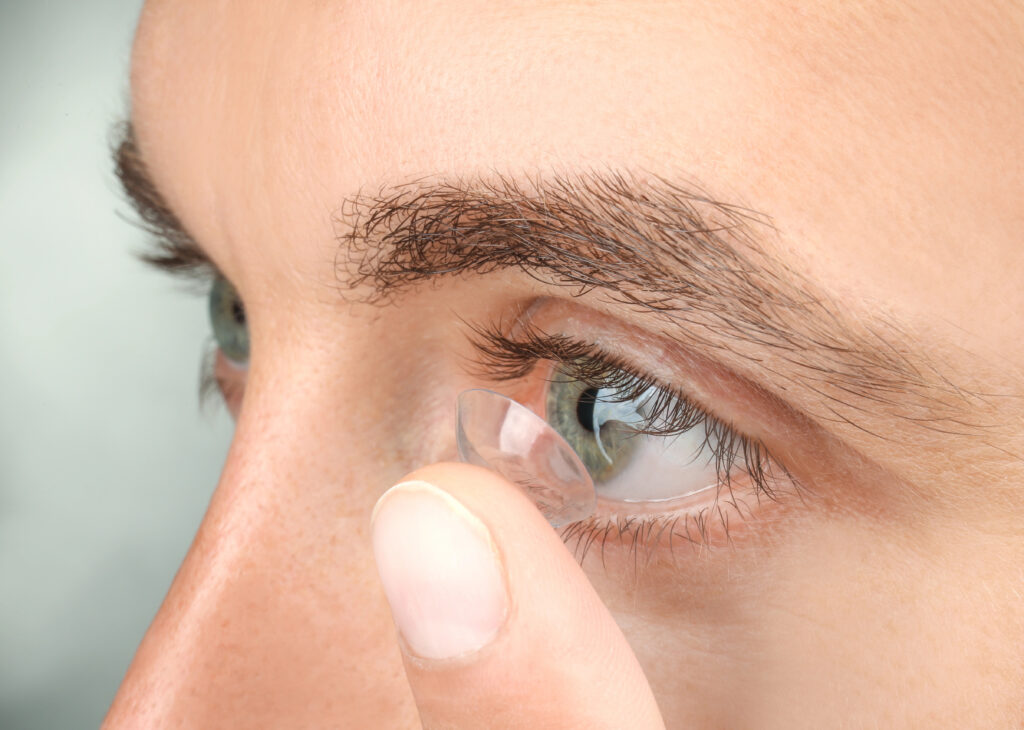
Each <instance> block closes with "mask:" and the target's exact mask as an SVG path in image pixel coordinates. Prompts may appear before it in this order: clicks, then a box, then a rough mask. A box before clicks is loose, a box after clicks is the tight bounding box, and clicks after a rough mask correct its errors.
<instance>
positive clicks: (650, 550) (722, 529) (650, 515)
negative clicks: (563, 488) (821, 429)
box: [559, 483, 785, 567]
mask: <svg viewBox="0 0 1024 730" xmlns="http://www.w3.org/2000/svg"><path fill="white" fill-rule="evenodd" d="M708 491H709V493H708V494H707V495H703V494H702V495H692V497H686V498H681V499H679V500H669V502H671V506H670V505H669V504H668V503H665V502H655V503H631V507H634V508H639V511H637V512H636V513H632V514H624V513H623V512H622V505H623V503H622V502H609V501H608V500H602V499H600V498H599V499H598V504H597V510H596V511H595V513H594V515H592V516H591V517H589V518H587V519H586V520H582V521H580V522H576V523H573V524H571V525H567V526H566V527H563V528H561V529H560V530H559V532H560V534H561V536H562V539H563V541H564V542H565V543H566V545H567V546H568V548H569V550H570V551H571V552H572V553H573V555H574V556H575V557H576V559H577V561H579V562H580V563H583V562H584V561H585V559H586V558H587V557H588V555H589V554H590V553H591V552H592V551H597V553H598V555H599V559H600V560H601V562H602V564H604V565H605V567H608V566H609V565H610V564H612V563H614V562H618V561H619V560H624V561H625V562H626V563H628V564H630V565H631V566H632V567H636V566H637V564H638V563H643V564H646V563H648V562H649V561H650V560H652V559H653V557H654V555H656V554H657V555H663V554H668V555H670V556H671V557H672V558H677V559H686V558H688V557H689V558H692V557H693V555H694V554H699V555H708V556H710V555H711V554H712V553H714V552H715V551H720V550H724V549H735V548H738V547H743V546H745V545H747V544H749V543H752V542H754V541H756V540H757V539H758V538H761V537H764V531H765V528H766V527H768V526H769V525H771V524H772V523H774V522H776V521H777V520H778V518H779V517H780V515H781V513H782V511H783V509H784V507H785V506H784V504H783V503H782V502H781V501H780V500H778V499H773V498H770V497H768V496H766V495H764V494H761V493H759V492H755V491H754V490H753V488H752V486H751V485H749V484H743V485H740V484H737V483H734V484H732V485H731V487H730V486H727V485H717V486H715V487H713V488H712V489H711V490H708Z"/></svg>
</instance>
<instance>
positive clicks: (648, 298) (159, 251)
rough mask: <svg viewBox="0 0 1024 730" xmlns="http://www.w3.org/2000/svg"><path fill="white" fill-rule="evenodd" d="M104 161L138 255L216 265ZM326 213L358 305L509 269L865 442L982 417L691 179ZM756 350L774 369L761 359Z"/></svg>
mask: <svg viewBox="0 0 1024 730" xmlns="http://www.w3.org/2000/svg"><path fill="white" fill-rule="evenodd" d="M114 158H115V165H116V173H117V176H118V178H119V180H120V181H121V183H122V186H123V187H124V189H125V191H126V193H127V194H128V196H129V198H130V200H131V201H132V203H133V205H134V207H135V209H136V210H137V212H138V214H139V216H140V218H141V226H142V227H143V229H145V230H146V231H147V232H148V233H150V234H151V235H152V236H153V238H154V247H153V249H152V250H150V251H149V252H148V253H146V254H145V255H143V257H142V258H143V259H144V260H145V261H147V262H148V263H151V264H153V265H154V266H156V267H158V268H160V269H163V270H166V271H169V272H171V273H174V274H185V275H188V274H193V273H196V272H203V271H205V272H209V271H213V272H216V271H217V268H216V266H215V264H214V263H213V262H212V260H211V259H210V257H209V256H208V255H207V254H206V253H205V252H204V251H203V249H202V247H201V246H200V245H199V244H198V243H197V242H196V240H195V239H193V238H192V236H190V235H189V233H188V232H187V230H186V229H185V227H184V226H183V225H182V222H181V220H180V219H179V218H178V217H177V215H176V214H175V213H174V212H173V211H172V210H171V208H170V206H169V205H168V204H167V202H166V201H165V199H164V198H163V196H162V195H161V193H160V191H159V189H158V188H157V186H156V184H155V183H154V181H153V179H152V177H151V176H150V174H149V172H148V170H147V169H146V165H145V162H144V160H143V159H142V157H141V156H140V154H139V150H138V146H137V144H136V140H135V136H134V133H133V130H132V127H131V124H130V123H126V124H124V125H123V127H122V130H121V138H120V143H119V144H118V145H117V146H116V148H115V151H114ZM334 223H335V226H336V230H337V231H338V233H337V239H338V243H339V246H338V255H337V258H336V260H335V266H336V269H337V273H338V280H339V282H340V283H341V284H342V287H343V288H344V289H346V290H348V291H349V292H350V293H351V294H352V296H353V297H354V298H356V299H357V300H360V301H363V302H364V303H367V304H387V303H390V302H392V301H394V300H395V299H396V298H397V297H399V296H400V295H401V294H403V293H404V292H406V291H408V290H409V289H411V288H414V287H416V286H417V285H421V284H424V283H428V282H435V281H437V280H438V279H439V278H442V277H453V276H460V275H461V276H464V275H467V274H475V275H484V274H488V273H493V272H496V271H499V270H503V269H515V270H518V271H520V272H522V273H524V274H526V275H528V276H530V277H532V278H534V279H536V280H538V281H540V282H542V283H544V284H547V285H555V286H562V287H569V288H570V289H571V293H572V295H573V296H579V295H582V294H585V293H588V292H591V291H599V292H604V293H605V294H607V295H608V296H609V298H610V299H612V300H613V301H616V302H619V303H623V304H626V305H629V306H631V307H636V308H639V309H641V310H645V311H649V312H653V313H656V314H659V315H661V316H662V317H664V318H665V319H667V320H668V321H670V322H671V323H673V324H674V325H676V326H674V327H672V330H673V333H679V336H678V337H675V339H677V340H679V341H681V342H683V344H684V345H689V346H691V347H692V346H698V347H702V348H706V349H711V350H714V349H723V348H727V349H729V350H730V351H732V352H734V353H737V352H738V353H740V354H741V355H742V356H743V357H745V358H746V359H747V360H749V361H753V364H754V365H755V366H757V368H759V369H761V370H770V375H771V376H772V378H773V379H775V380H778V379H779V378H782V379H785V380H789V381H792V382H794V383H795V384H797V385H799V386H801V387H803V388H806V389H809V390H810V391H812V392H814V393H816V394H817V395H818V396H820V397H821V402H822V408H823V410H824V412H822V413H815V414H813V415H815V416H816V417H818V418H822V419H824V420H827V421H833V422H837V423H843V424H848V425H851V426H853V427H856V428H858V429H860V430H863V431H865V432H867V433H869V434H871V435H872V436H876V437H878V438H886V436H885V435H884V434H880V433H877V432H875V431H871V430H869V429H868V428H866V427H865V426H864V425H862V420H863V419H861V418H860V416H862V415H864V414H871V415H873V416H877V415H881V414H883V413H887V414H889V415H896V416H899V417H901V418H903V419H906V420H909V421H912V422H915V423H917V424H919V425H920V426H922V427H924V428H925V429H927V430H929V431H934V432H939V433H951V434H957V435H967V434H968V433H971V432H980V431H981V430H982V429H983V428H984V426H979V425H977V424H974V423H972V422H970V421H969V420H968V414H969V413H970V412H971V411H972V407H976V406H977V405H978V404H979V401H980V398H981V397H980V396H979V395H977V394H974V393H971V392H970V391H968V390H966V389H963V388H960V387H957V386H955V385H953V384H952V383H951V382H950V381H949V380H948V378H946V377H945V376H944V375H942V374H941V373H940V372H939V371H938V370H937V369H936V368H935V367H934V365H933V364H932V363H931V362H930V360H929V359H928V358H926V357H925V356H924V354H923V352H920V351H919V349H920V348H913V347H911V346H909V345H908V343H909V342H911V341H912V339H911V338H910V337H908V336H907V335H906V334H905V333H903V332H902V331H901V329H900V328H899V327H898V326H897V325H896V324H895V323H894V322H891V321H888V320H885V319H884V318H878V319H875V320H872V321H871V322H864V321H861V320H855V319H853V318H851V317H849V316H848V315H847V314H846V313H845V312H844V311H843V309H842V308H841V307H839V306H838V305H837V304H836V303H835V302H833V301H832V300H831V299H830V298H829V297H828V296H826V295H825V294H824V293H823V292H820V291H818V290H817V289H816V288H815V287H814V286H813V284H812V283H811V282H810V281H808V280H807V279H806V277H803V276H802V275H800V274H799V273H798V272H795V271H793V270H791V269H790V268H789V267H787V266H786V265H785V264H784V263H783V262H782V261H781V260H779V259H778V258H776V257H774V256H772V255H770V254H769V252H768V247H767V246H766V241H767V240H768V239H770V238H771V237H772V236H773V235H775V234H776V231H775V229H774V227H773V225H772V221H771V219H770V218H769V217H768V216H766V215H764V214H762V213H758V212H756V211H754V210H752V209H749V208H746V207H742V206H738V205H732V204H728V203H724V202H721V201H718V200H716V199H714V198H713V197H711V196H710V195H708V194H707V193H705V192H703V191H702V190H701V188H700V187H699V186H698V185H696V184H693V183H687V184H684V183H681V182H678V181H675V180H668V179H666V178H663V177H659V176H656V175H650V174H640V173H633V172H626V171H622V170H617V169H607V170H601V171H587V172H576V173H572V174H551V175H548V176H544V177H542V176H539V175H538V176H534V177H532V178H529V177H510V176H506V175H501V174H497V173H495V174H491V175H489V176H487V177H477V178H474V179H464V178H463V179H431V178H421V179H418V180H414V181H411V182H408V183H404V184H401V185H396V186H387V187H382V188H380V189H379V190H378V191H377V192H376V193H374V194H365V193H362V192H360V193H358V194H357V195H355V196H353V197H351V198H349V199H347V200H345V201H344V202H343V204H342V205H341V207H340V208H339V209H338V211H337V213H336V214H335V216H334ZM740 345H742V346H745V347H739V346H740ZM757 351H760V352H767V351H771V352H772V353H774V354H776V355H777V356H779V357H780V358H781V359H782V360H783V361H785V363H786V366H785V367H784V368H783V369H782V370H781V371H780V369H772V368H771V366H769V365H767V364H766V362H765V359H764V358H760V357H757V356H756V355H752V354H751V352H757Z"/></svg>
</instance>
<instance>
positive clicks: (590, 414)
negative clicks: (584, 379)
mask: <svg viewBox="0 0 1024 730" xmlns="http://www.w3.org/2000/svg"><path fill="white" fill-rule="evenodd" d="M596 404H597V388H587V389H586V390H585V391H583V392H582V393H580V399H579V400H578V401H576V420H578V421H579V422H580V425H581V426H583V428H585V429H586V430H587V431H590V432H591V433H593V432H594V406H595V405H596Z"/></svg>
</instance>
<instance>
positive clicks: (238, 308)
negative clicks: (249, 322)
mask: <svg viewBox="0 0 1024 730" xmlns="http://www.w3.org/2000/svg"><path fill="white" fill-rule="evenodd" d="M231 316H232V317H233V318H234V320H235V322H236V323H237V324H239V325H243V326H244V325H245V308H244V307H243V306H242V302H241V301H239V300H238V299H237V298H236V299H235V300H234V301H233V302H231Z"/></svg>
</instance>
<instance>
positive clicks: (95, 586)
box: [0, 0, 231, 730]
mask: <svg viewBox="0 0 1024 730" xmlns="http://www.w3.org/2000/svg"><path fill="white" fill-rule="evenodd" d="M140 6H141V0H93V1H91V2H83V1H82V0H0V99H2V102H0V728H2V729H3V730H15V729H21V728H47V730H53V729H55V728H86V727H96V726H97V725H98V724H99V722H100V721H101V719H102V717H103V715H104V713H105V711H106V708H107V706H108V705H109V704H110V701H111V699H112V698H113V695H114V692H115V691H116V689H117V685H118V684H119V682H120V680H121V677H122V675H123V674H124V671H125V669H126V668H127V666H128V663H129V662H130V661H131V657H132V654H133V653H134V649H135V646H136V645H137V644H138V642H139V640H140V638H141V637H142V634H143V633H144V631H145V629H146V626H147V625H148V624H149V622H150V620H151V619H152V617H153V615H154V613H155V612H156V610H157V608H158V606H159V605H160V601H161V599H162V597H163V595H164V593H165V592H166V590H167V587H168V585H169V584H170V581H171V579H172V578H173V576H174V572H175V570H176V569H177V566H178V564H179V563H180V561H181V559H182V557H183V556H184V554H185V552H186V550H187V548H188V545H189V542H190V541H191V538H192V535H193V533H194V532H195V529H196V527H197V526H198V524H199V521H200V519H201V517H202V514H203V511H204V509H205V506H206V503H207V501H208V500H209V498H210V495H211V493H212V491H213V487H214V485H215V484H216V480H217V476H218V473H219V471H220V466H221V463H222V461H223V458H224V455H225V452H226V449H227V444H228V441H229V439H230V433H231V424H230V421H229V419H228V417H227V416H226V415H225V413H224V411H223V409H208V412H206V413H203V412H201V411H200V409H199V406H198V400H197V395H196V394H197V390H198V386H197V381H198V363H199V358H200V354H201V351H202V349H203V345H204V342H205V341H206V339H207V337H208V334H207V333H208V328H207V324H206V314H205V302H204V301H203V299H202V298H201V297H197V296H195V294H189V293H187V292H186V291H185V289H184V288H183V287H182V286H181V285H180V284H177V283H175V282H172V281H169V280H167V279H166V278H165V277H163V276H161V275H159V274H156V273H153V272H150V271H149V270H147V269H146V268H145V267H144V266H143V265H142V264H140V263H139V262H138V261H137V260H136V258H135V254H136V253H137V252H139V251H140V250H142V249H143V247H144V244H145V240H146V239H145V235H144V234H143V233H141V232H140V231H138V230H137V229H135V228H133V227H132V226H131V225H130V224H128V223H126V222H125V221H124V220H123V219H122V218H121V217H119V215H118V214H119V213H120V214H121V215H127V216H128V217H131V215H130V208H129V206H128V204H127V203H125V202H123V200H122V198H121V196H120V192H119V190H118V186H117V183H116V181H115V179H114V177H113V174H112V172H111V168H112V165H111V162H110V153H109V140H110V137H111V132H110V130H111V127H112V125H113V124H114V123H115V122H116V121H117V120H119V119H120V118H122V117H123V116H124V114H125V113H126V112H127V108H128V103H127V100H128V62H129V53H130V49H131V37H132V32H133V29H134V25H135V20H136V17H137V15H138V12H139V8H140Z"/></svg>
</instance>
